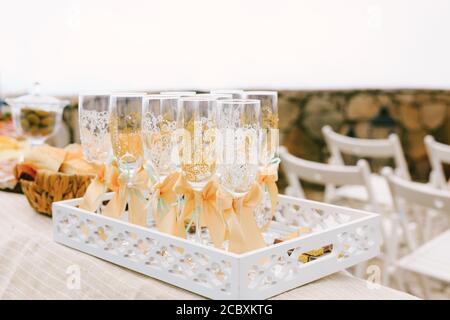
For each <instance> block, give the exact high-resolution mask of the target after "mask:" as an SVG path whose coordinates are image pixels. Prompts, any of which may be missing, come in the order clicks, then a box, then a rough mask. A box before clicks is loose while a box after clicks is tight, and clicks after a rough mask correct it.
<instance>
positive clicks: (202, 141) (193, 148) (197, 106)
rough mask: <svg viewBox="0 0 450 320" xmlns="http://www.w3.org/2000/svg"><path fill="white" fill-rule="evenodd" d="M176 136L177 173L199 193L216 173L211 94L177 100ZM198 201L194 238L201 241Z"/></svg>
mask: <svg viewBox="0 0 450 320" xmlns="http://www.w3.org/2000/svg"><path fill="white" fill-rule="evenodd" d="M177 123H178V129H180V131H182V133H183V134H182V136H181V137H180V138H179V139H178V150H179V161H180V169H181V173H182V174H183V176H184V177H185V179H186V180H187V181H188V182H189V184H190V185H191V187H192V188H193V189H194V190H195V191H197V192H200V191H202V189H203V188H204V187H205V185H206V184H207V183H208V182H209V180H210V179H211V178H212V177H213V176H214V174H215V172H216V154H215V133H216V127H217V105H216V100H215V99H214V98H212V97H196V96H194V97H183V98H180V99H179V100H178V121H177ZM201 212H202V208H201V201H200V203H196V205H195V210H194V214H193V219H192V220H191V222H192V221H193V220H194V219H195V230H196V236H195V238H196V240H197V241H199V242H201V227H200V221H199V217H200V214H201Z"/></svg>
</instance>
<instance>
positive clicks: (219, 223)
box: [202, 205, 225, 248]
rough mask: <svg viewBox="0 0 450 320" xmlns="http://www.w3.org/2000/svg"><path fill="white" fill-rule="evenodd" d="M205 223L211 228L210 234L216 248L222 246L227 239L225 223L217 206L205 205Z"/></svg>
mask: <svg viewBox="0 0 450 320" xmlns="http://www.w3.org/2000/svg"><path fill="white" fill-rule="evenodd" d="M203 207H204V212H203V213H202V215H203V220H204V225H205V226H206V227H207V228H208V230H209V235H210V237H211V240H212V242H213V243H214V246H215V247H216V248H222V244H223V242H224V241H225V225H224V222H223V219H222V217H221V216H220V213H219V211H218V210H217V208H216V207H215V206H208V205H204V206H203Z"/></svg>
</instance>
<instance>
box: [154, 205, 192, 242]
mask: <svg viewBox="0 0 450 320" xmlns="http://www.w3.org/2000/svg"><path fill="white" fill-rule="evenodd" d="M158 230H159V231H161V232H165V233H168V234H171V235H174V236H177V237H180V238H185V237H186V234H185V231H184V224H183V225H182V224H181V223H179V221H178V219H177V211H176V209H175V208H171V209H170V210H169V211H168V212H167V214H166V215H165V216H164V218H163V219H162V221H161V224H160V226H159V228H158Z"/></svg>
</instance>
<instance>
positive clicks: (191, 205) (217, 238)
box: [175, 175, 226, 248]
mask: <svg viewBox="0 0 450 320" xmlns="http://www.w3.org/2000/svg"><path fill="white" fill-rule="evenodd" d="M175 191H176V192H177V193H179V194H181V195H183V196H184V206H183V211H182V212H181V215H180V219H179V221H180V223H182V224H183V226H184V221H186V220H187V219H189V218H192V213H193V211H194V209H195V206H196V204H197V205H198V204H200V208H201V210H202V211H201V212H200V213H199V214H200V218H199V220H200V225H201V226H206V227H207V228H208V230H209V234H210V237H211V240H212V242H213V244H214V246H215V247H216V248H221V247H222V244H223V242H224V240H225V232H226V226H225V221H224V219H223V217H222V216H221V213H220V211H219V210H218V209H217V198H216V194H217V184H216V183H215V182H214V181H209V182H208V183H207V184H206V186H205V187H204V188H203V190H201V191H196V190H194V189H192V187H191V185H190V184H189V183H188V182H187V181H186V179H185V178H184V177H183V176H181V175H180V178H179V179H178V181H177V183H176V185H175ZM196 227H197V226H196Z"/></svg>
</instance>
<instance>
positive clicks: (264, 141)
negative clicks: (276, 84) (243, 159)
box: [244, 91, 279, 227]
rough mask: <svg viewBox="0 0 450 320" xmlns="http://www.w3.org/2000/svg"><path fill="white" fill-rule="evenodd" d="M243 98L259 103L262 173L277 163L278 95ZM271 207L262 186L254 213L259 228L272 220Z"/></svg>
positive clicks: (252, 94)
mask: <svg viewBox="0 0 450 320" xmlns="http://www.w3.org/2000/svg"><path fill="white" fill-rule="evenodd" d="M244 96H245V98H247V99H257V100H259V101H260V102H261V131H260V135H259V136H260V142H259V143H260V154H259V167H260V170H261V171H263V170H265V169H267V167H268V166H269V165H271V164H275V165H277V164H278V163H279V158H278V146H279V132H278V95H277V92H276V91H245V93H244ZM271 207H272V204H271V201H270V195H269V192H268V190H267V186H264V196H263V201H262V202H261V204H260V205H259V206H258V207H257V209H256V211H255V212H256V220H257V224H258V226H259V227H262V226H264V225H266V224H267V223H268V222H269V221H270V220H271V219H272V210H271V209H272V208H271Z"/></svg>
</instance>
